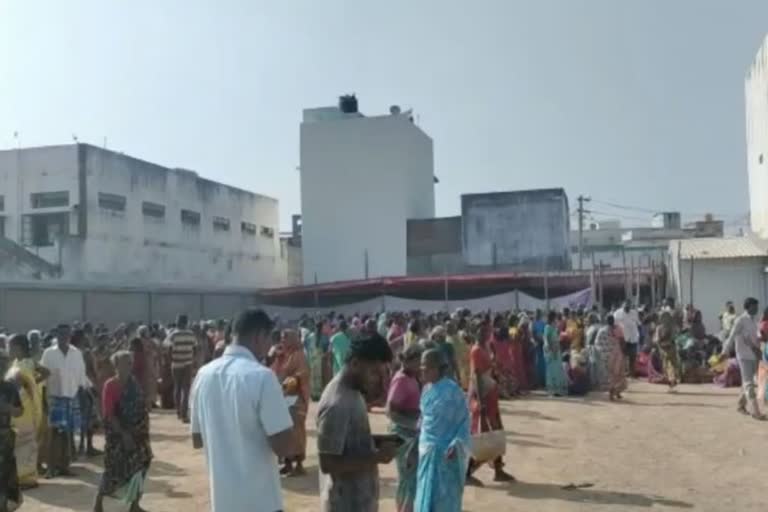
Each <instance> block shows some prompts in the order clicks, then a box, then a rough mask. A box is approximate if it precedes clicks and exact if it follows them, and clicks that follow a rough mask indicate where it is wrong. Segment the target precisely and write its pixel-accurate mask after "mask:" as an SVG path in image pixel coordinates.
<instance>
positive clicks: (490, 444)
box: [470, 413, 507, 464]
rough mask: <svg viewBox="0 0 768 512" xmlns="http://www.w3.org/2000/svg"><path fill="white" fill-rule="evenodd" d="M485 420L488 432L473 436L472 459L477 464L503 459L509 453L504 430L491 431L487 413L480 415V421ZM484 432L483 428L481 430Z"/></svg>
mask: <svg viewBox="0 0 768 512" xmlns="http://www.w3.org/2000/svg"><path fill="white" fill-rule="evenodd" d="M483 420H485V424H486V426H487V427H488V431H487V432H479V433H477V434H475V435H473V436H472V448H471V450H470V451H471V452H472V459H474V461H475V462H476V463H477V464H483V463H485V462H488V461H491V460H494V459H496V458H497V457H501V456H502V455H504V454H505V453H507V439H506V436H505V434H504V431H503V430H491V425H490V422H489V421H488V417H487V416H486V414H485V413H480V421H481V422H482V421H483ZM481 430H482V428H481Z"/></svg>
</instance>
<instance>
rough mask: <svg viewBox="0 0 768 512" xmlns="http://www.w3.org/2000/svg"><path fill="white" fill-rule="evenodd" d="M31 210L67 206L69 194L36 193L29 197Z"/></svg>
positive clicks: (64, 192) (62, 192)
mask: <svg viewBox="0 0 768 512" xmlns="http://www.w3.org/2000/svg"><path fill="white" fill-rule="evenodd" d="M30 198H31V199H32V208H60V207H62V206H69V192H68V191H66V190H64V191H61V192H36V193H34V194H31V195H30Z"/></svg>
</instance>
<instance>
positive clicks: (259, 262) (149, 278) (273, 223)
mask: <svg viewBox="0 0 768 512" xmlns="http://www.w3.org/2000/svg"><path fill="white" fill-rule="evenodd" d="M0 204H2V209H1V210H0V215H2V217H0V218H1V219H2V220H1V221H0V225H1V226H2V232H1V233H2V234H3V235H4V237H5V238H6V239H7V240H10V241H11V242H13V243H15V244H17V245H18V246H20V247H23V248H24V249H25V250H26V251H27V252H28V253H30V254H32V255H34V256H36V257H39V258H41V259H43V260H45V261H46V262H48V263H50V264H51V265H54V266H56V267H57V268H58V269H59V276H58V277H59V278H60V279H61V280H64V281H73V282H93V283H130V284H132V285H137V284H142V283H145V284H151V285H180V286H195V287H200V286H216V287H228V286H237V287H246V286H254V287H261V286H281V285H283V284H285V281H286V262H285V261H284V260H283V259H282V258H281V251H280V240H279V232H278V226H279V219H278V203H277V200H275V199H272V198H269V197H265V196H261V195H258V194H253V193H251V192H246V191H244V190H240V189H237V188H234V187H230V186H227V185H223V184H220V183H216V182H214V181H210V180H207V179H204V178H201V177H200V176H198V175H197V174H196V173H195V172H193V171H189V170H185V169H171V168H167V167H163V166H160V165H156V164H152V163H149V162H146V161H143V160H140V159H137V158H133V157H130V156H126V155H123V154H121V153H116V152H114V151H108V150H105V149H102V148H97V147H94V146H90V145H87V144H71V145H64V146H49V147H40V148H28V149H19V150H9V151H0Z"/></svg>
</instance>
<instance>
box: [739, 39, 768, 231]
mask: <svg viewBox="0 0 768 512" xmlns="http://www.w3.org/2000/svg"><path fill="white" fill-rule="evenodd" d="M744 94H745V99H746V122H747V127H746V128H747V171H748V175H749V216H750V225H751V228H752V231H753V232H754V233H755V234H757V235H758V236H760V237H762V238H768V36H767V37H766V38H765V39H764V40H763V44H762V46H761V47H760V49H759V50H758V51H757V56H756V57H755V60H754V62H753V63H752V66H751V68H750V70H749V72H748V73H747V77H746V80H745V83H744Z"/></svg>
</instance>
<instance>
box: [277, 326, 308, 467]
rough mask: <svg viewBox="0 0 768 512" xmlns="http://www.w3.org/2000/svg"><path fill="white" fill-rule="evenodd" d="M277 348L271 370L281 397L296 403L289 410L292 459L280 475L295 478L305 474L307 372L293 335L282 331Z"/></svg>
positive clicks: (297, 338)
mask: <svg viewBox="0 0 768 512" xmlns="http://www.w3.org/2000/svg"><path fill="white" fill-rule="evenodd" d="M279 347H280V349H279V350H278V351H277V353H278V355H277V357H276V359H275V361H274V363H272V369H273V370H274V372H275V374H276V375H277V379H278V380H279V381H280V382H281V383H282V385H283V393H284V394H285V395H286V396H287V397H294V396H295V397H296V401H295V402H294V403H293V405H291V407H290V412H291V419H292V420H293V436H294V439H293V445H294V448H295V449H294V450H293V452H294V453H293V455H292V456H290V457H286V458H285V460H284V463H285V465H284V466H283V468H282V469H281V470H280V473H281V474H283V475H288V476H291V477H295V476H301V475H304V474H305V471H304V466H303V464H304V458H305V457H306V452H307V427H306V423H307V411H308V410H309V400H310V397H309V395H310V393H309V385H310V382H309V381H310V372H309V364H308V363H307V358H306V356H305V355H304V350H303V347H302V345H301V340H300V339H299V333H298V332H297V331H294V330H292V329H286V330H284V331H283V332H282V335H281V340H280V345H279ZM291 399H292V398H291ZM294 465H295V466H294Z"/></svg>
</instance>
